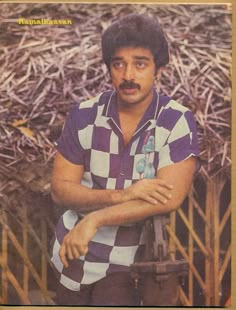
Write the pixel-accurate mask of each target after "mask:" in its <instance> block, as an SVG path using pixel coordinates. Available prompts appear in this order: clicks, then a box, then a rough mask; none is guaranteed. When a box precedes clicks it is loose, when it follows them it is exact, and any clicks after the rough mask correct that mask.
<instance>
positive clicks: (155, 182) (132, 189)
mask: <svg viewBox="0 0 236 310" xmlns="http://www.w3.org/2000/svg"><path fill="white" fill-rule="evenodd" d="M172 189H173V186H172V185H170V184H168V183H167V182H166V181H164V180H162V179H142V180H139V181H138V182H136V183H134V184H132V185H130V186H129V187H127V188H126V189H124V190H123V191H122V199H123V202H126V201H130V200H135V199H142V200H144V201H146V202H149V203H151V204H154V205H155V204H157V203H158V202H159V203H162V204H166V203H167V202H168V200H169V199H171V197H172V195H171V190H172Z"/></svg>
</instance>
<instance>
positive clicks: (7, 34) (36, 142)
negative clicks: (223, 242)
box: [0, 3, 231, 177]
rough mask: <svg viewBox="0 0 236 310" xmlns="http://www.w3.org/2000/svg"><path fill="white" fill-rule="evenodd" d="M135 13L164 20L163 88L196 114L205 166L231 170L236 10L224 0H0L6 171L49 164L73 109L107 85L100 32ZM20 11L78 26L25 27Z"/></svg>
mask: <svg viewBox="0 0 236 310" xmlns="http://www.w3.org/2000/svg"><path fill="white" fill-rule="evenodd" d="M131 12H148V13H152V14H154V15H157V16H158V17H159V18H160V22H161V24H162V25H163V27H164V29H165V32H166V35H167V38H168V41H169V43H170V50H171V63H170V64H169V65H168V66H167V68H166V70H165V71H164V73H163V77H162V81H161V91H162V92H163V93H165V94H168V95H170V96H172V97H173V98H174V99H177V100H178V101H179V102H181V103H182V104H184V105H186V106H188V107H190V108H191V109H192V110H193V112H194V113H195V116H196V120H197V123H198V129H199V130H198V133H199V142H200V149H201V158H202V159H203V168H202V173H203V174H204V175H205V176H210V177H212V176H214V175H215V174H217V173H219V172H223V173H224V174H225V175H227V176H229V173H230V165H231V159H230V137H231V124H230V119H231V8H230V7H229V6H224V5H204V6H203V5H186V6H185V5H163V6H160V5H134V4H130V5H128V4H125V5H120V4H119V5H118V4H13V3H12V4H10V3H8V4H1V5H0V93H1V96H0V161H1V162H2V166H5V168H4V169H5V170H8V168H9V169H10V167H11V168H12V169H13V170H14V171H15V173H20V171H22V167H26V166H27V165H30V166H32V165H34V164H35V163H39V164H41V165H43V166H44V167H47V166H50V163H51V160H52V158H53V155H54V152H55V151H54V147H53V142H54V140H55V139H56V138H57V137H58V135H59V133H60V128H61V126H62V124H63V122H64V119H65V115H66V113H67V112H68V110H69V108H70V106H71V105H72V104H74V102H77V101H81V100H84V99H87V98H89V97H92V96H94V95H96V94H97V93H98V92H101V91H103V90H104V89H107V88H109V87H110V81H109V76H108V74H106V68H105V66H104V64H102V62H101V49H100V35H101V32H102V31H103V29H104V28H106V27H107V26H108V25H109V24H110V23H111V21H113V20H116V19H117V18H118V17H119V16H123V15H125V14H127V13H131ZM19 17H23V18H29V19H32V18H45V19H47V18H48V19H62V18H63V19H65V18H70V19H72V21H73V24H72V25H68V26H55V25H54V26H47V25H37V26H36V25H34V26H30V25H18V18H19ZM104 74H105V78H104ZM12 169H11V171H12ZM24 169H25V168H24ZM9 172H10V170H9Z"/></svg>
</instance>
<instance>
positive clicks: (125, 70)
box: [110, 47, 156, 105]
mask: <svg viewBox="0 0 236 310" xmlns="http://www.w3.org/2000/svg"><path fill="white" fill-rule="evenodd" d="M155 69H156V67H155V62H154V58H153V55H152V53H151V51H150V50H149V49H146V48H143V47H123V48H120V49H118V50H117V51H116V53H115V54H114V55H113V57H112V59H111V64H110V73H111V79H112V83H113V86H114V87H115V89H116V91H117V98H118V103H121V104H128V105H130V104H139V103H140V104H147V105H148V104H149V103H150V102H151V100H152V96H153V85H154V82H155Z"/></svg>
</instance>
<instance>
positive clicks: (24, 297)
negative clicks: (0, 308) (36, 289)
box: [0, 258, 31, 305]
mask: <svg viewBox="0 0 236 310" xmlns="http://www.w3.org/2000/svg"><path fill="white" fill-rule="evenodd" d="M0 265H1V266H3V265H4V262H3V259H2V258H0ZM6 276H7V279H8V280H9V281H10V282H11V284H12V286H13V287H14V288H15V290H16V291H17V293H18V296H19V297H20V299H21V301H22V302H23V303H24V304H26V305H30V304H31V303H30V300H29V298H28V296H27V293H25V292H24V289H22V288H21V286H20V284H19V282H18V281H17V279H16V277H15V276H14V274H13V273H12V272H11V270H10V269H9V268H7V270H6ZM0 302H1V303H3V300H0Z"/></svg>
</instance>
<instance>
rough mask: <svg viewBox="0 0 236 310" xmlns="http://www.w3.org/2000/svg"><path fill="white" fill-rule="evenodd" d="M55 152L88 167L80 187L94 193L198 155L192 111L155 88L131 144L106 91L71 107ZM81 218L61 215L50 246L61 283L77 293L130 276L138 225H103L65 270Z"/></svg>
mask: <svg viewBox="0 0 236 310" xmlns="http://www.w3.org/2000/svg"><path fill="white" fill-rule="evenodd" d="M57 149H58V151H59V152H60V153H61V154H62V155H63V156H64V157H65V158H66V159H67V160H69V161H70V162H72V163H73V164H77V165H83V166H84V176H83V179H82V182H81V183H82V185H84V186H87V187H89V188H94V189H123V188H126V187H127V186H129V185H131V184H132V183H134V182H135V181H137V180H139V179H140V178H143V177H145V178H152V177H154V176H155V175H156V171H157V170H158V169H160V168H162V167H165V166H167V165H170V164H173V163H176V162H179V161H181V160H184V159H187V158H188V157H190V156H198V155H199V151H198V144H197V133H196V126H195V121H194V117H193V115H192V113H191V111H190V110H188V109H187V108H186V107H184V106H182V105H180V104H178V103H177V102H176V101H174V100H172V99H170V98H169V97H167V96H159V94H157V92H156V90H154V96H153V100H152V103H151V104H150V106H149V107H148V109H147V111H146V112H145V114H144V116H143V118H142V120H141V122H140V123H139V125H138V128H137V129H136V131H135V133H134V134H133V136H132V138H131V140H130V142H129V143H128V144H127V145H124V141H123V137H122V131H121V129H120V124H119V117H118V112H117V107H116V93H115V92H114V91H108V92H105V93H102V94H101V95H99V96H97V97H95V98H93V99H91V100H88V101H85V102H83V103H80V104H77V105H75V106H74V107H73V108H72V110H71V112H70V113H69V116H68V118H67V120H66V122H65V125H64V128H63V132H62V135H61V137H60V138H59V140H58V141H57ZM80 218H81V215H79V214H77V213H76V212H75V211H72V210H68V211H66V212H65V213H64V214H63V215H62V216H61V218H60V219H59V222H58V224H57V227H56V233H55V241H54V244H53V248H52V262H53V264H54V266H55V268H56V269H57V271H58V272H59V274H60V282H61V283H62V284H63V285H64V286H65V287H67V288H68V289H71V290H74V291H79V290H80V289H81V287H82V286H84V285H88V284H91V283H94V282H96V281H98V280H100V279H102V278H104V277H106V275H107V274H109V273H112V272H118V271H127V272H128V271H129V266H130V264H132V263H133V262H134V261H135V259H136V256H137V255H138V252H139V251H138V250H140V249H141V248H142V247H143V244H144V243H145V240H144V234H143V233H142V225H141V224H140V223H137V224H132V225H123V226H109V227H108V226H104V227H101V228H99V229H98V231H97V233H96V235H95V236H94V238H93V239H92V240H91V241H90V243H89V251H88V253H87V254H86V255H85V256H83V257H80V259H76V260H73V261H70V263H69V267H68V268H64V267H63V265H62V263H61V261H60V258H59V255H58V252H59V249H60V244H61V243H62V240H63V238H64V236H65V235H66V234H67V233H68V231H69V230H71V229H72V228H73V227H74V225H75V224H76V223H78V221H79V219H80Z"/></svg>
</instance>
